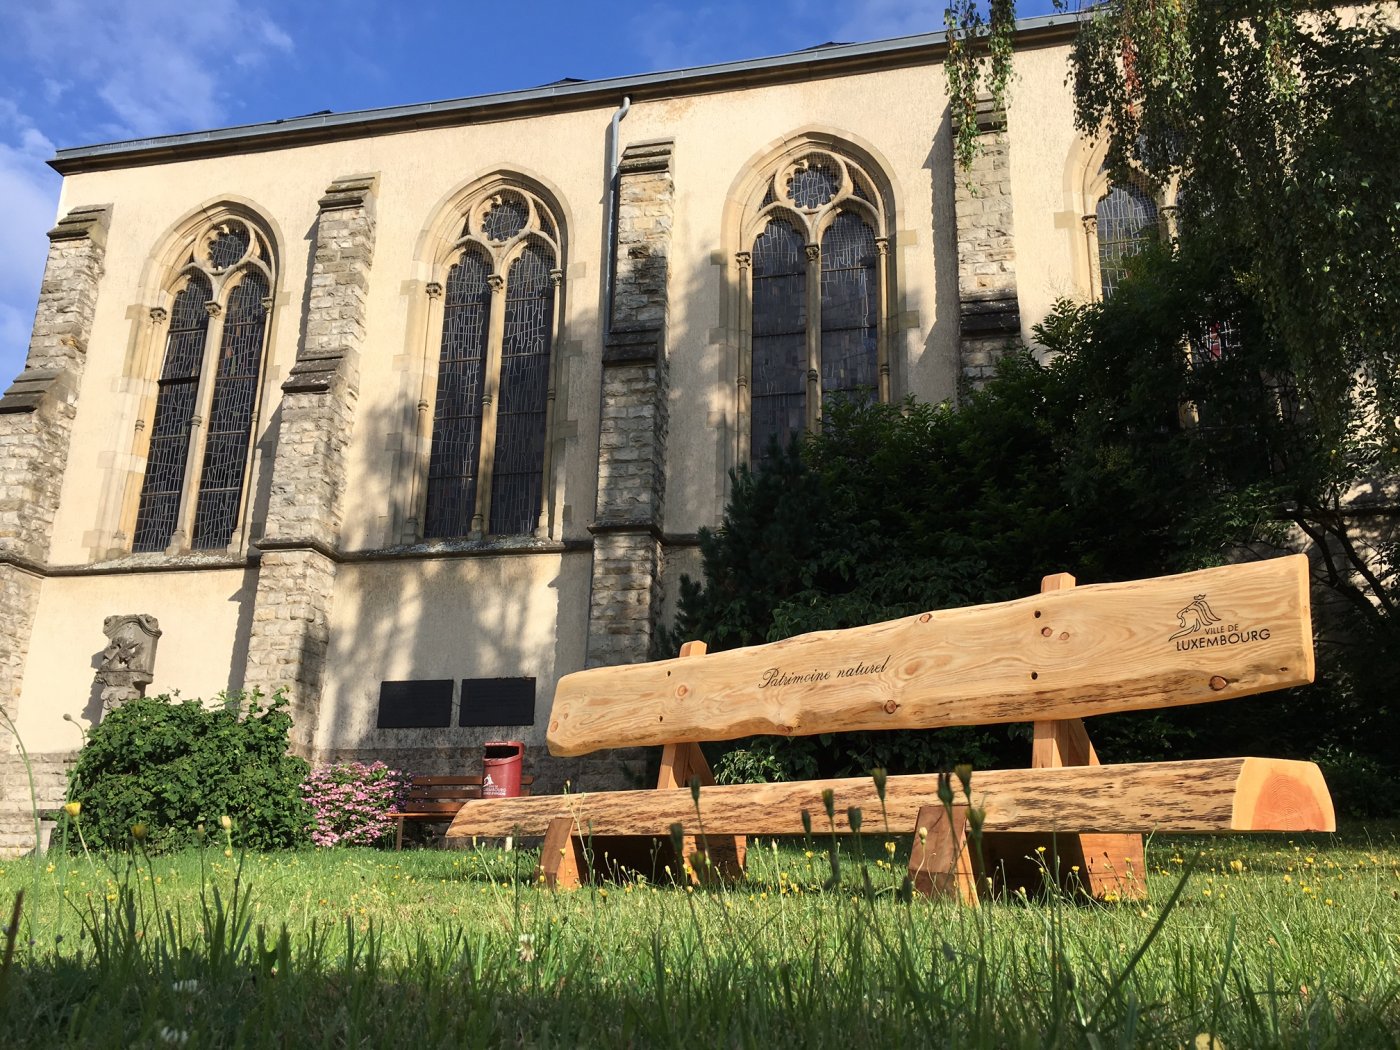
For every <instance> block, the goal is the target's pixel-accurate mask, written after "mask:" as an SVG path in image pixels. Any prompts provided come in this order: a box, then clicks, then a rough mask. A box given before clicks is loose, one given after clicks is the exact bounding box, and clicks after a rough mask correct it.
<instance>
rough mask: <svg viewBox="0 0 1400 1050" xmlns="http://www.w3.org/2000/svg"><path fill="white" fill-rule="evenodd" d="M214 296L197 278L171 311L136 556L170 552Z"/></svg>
mask: <svg viewBox="0 0 1400 1050" xmlns="http://www.w3.org/2000/svg"><path fill="white" fill-rule="evenodd" d="M210 294H211V293H210V286H209V280H208V278H206V277H205V276H204V275H203V274H195V275H193V276H191V277H190V279H189V281H188V283H186V285H185V287H184V288H183V289H181V290H180V292H179V294H177V295H176V296H175V302H174V303H173V304H172V306H171V310H170V319H169V323H170V333H169V335H168V336H167V337H166V341H165V361H164V363H163V365H162V366H161V372H160V380H159V382H158V384H157V392H156V410H155V418H154V419H153V420H152V422H151V443H150V448H149V450H148V451H147V453H146V477H145V479H144V481H143V482H142V485H141V502H140V504H139V506H138V509H137V511H136V529H135V532H134V534H133V540H132V545H131V549H132V550H133V551H137V552H150V551H162V550H165V548H166V547H167V546H169V544H170V537H171V535H172V534H173V533H174V531H175V525H176V521H177V519H178V517H179V513H180V495H181V493H182V492H183V490H184V484H185V460H186V458H187V457H188V454H189V446H190V420H191V418H193V416H194V410H195V398H196V397H197V396H198V392H199V373H200V368H201V365H202V363H203V360H204V340H205V337H206V336H207V334H208V331H209V313H208V311H206V310H205V308H204V304H205V303H207V302H208V301H209V298H210Z"/></svg>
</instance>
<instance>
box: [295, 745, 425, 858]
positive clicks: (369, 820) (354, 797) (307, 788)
mask: <svg viewBox="0 0 1400 1050" xmlns="http://www.w3.org/2000/svg"><path fill="white" fill-rule="evenodd" d="M412 780H413V777H412V775H411V774H409V773H405V772H403V771H402V770H398V769H393V768H391V767H389V766H386V765H385V764H384V763H383V762H372V763H368V764H366V763H364V762H337V763H336V764H335V765H333V766H322V767H320V768H319V769H313V770H312V771H311V772H310V773H309V774H307V777H306V780H305V782H304V783H303V784H302V788H301V794H302V798H304V799H305V800H306V804H307V805H308V806H310V807H311V841H312V842H314V843H315V844H316V845H318V846H372V845H374V844H375V843H376V842H378V841H379V840H381V839H383V838H384V837H385V836H387V835H388V834H389V833H390V832H391V831H393V830H394V819H393V814H394V813H395V812H396V811H397V810H398V809H399V808H400V807H401V806H402V805H403V803H404V801H405V800H406V799H407V798H408V789H409V785H410V783H411V782H412Z"/></svg>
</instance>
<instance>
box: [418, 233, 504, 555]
mask: <svg viewBox="0 0 1400 1050" xmlns="http://www.w3.org/2000/svg"><path fill="white" fill-rule="evenodd" d="M490 276H491V260H490V259H488V258H487V257H486V253H485V252H484V251H482V250H481V249H480V248H479V247H476V246H472V247H469V248H467V249H466V250H465V251H463V253H462V256H461V258H460V259H459V260H458V261H457V263H456V264H455V265H454V266H453V267H452V268H451V269H450V270H449V271H448V275H447V287H446V290H445V295H444V299H443V317H442V349H441V353H440V355H439V358H438V382H437V399H436V401H435V403H434V407H433V440H432V451H431V453H430V455H429V462H428V501H427V510H426V513H425V515H424V524H423V535H424V536H426V537H429V538H434V537H451V536H465V535H466V534H467V533H468V532H470V531H471V522H472V516H473V515H474V514H475V512H476V475H477V464H478V462H479V460H480V456H481V398H482V372H483V368H484V360H485V354H486V334H487V324H488V321H489V319H490V312H491V286H490V284H489V282H488V280H487V278H489V277H490Z"/></svg>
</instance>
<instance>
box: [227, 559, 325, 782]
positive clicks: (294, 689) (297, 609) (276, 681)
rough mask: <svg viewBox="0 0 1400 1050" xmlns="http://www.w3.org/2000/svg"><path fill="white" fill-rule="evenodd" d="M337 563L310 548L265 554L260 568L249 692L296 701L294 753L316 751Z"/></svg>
mask: <svg viewBox="0 0 1400 1050" xmlns="http://www.w3.org/2000/svg"><path fill="white" fill-rule="evenodd" d="M335 573H336V563H335V561H334V559H333V558H332V557H330V556H329V555H327V554H326V553H323V552H321V551H318V550H313V549H309V548H299V549H288V550H275V551H265V552H264V553H263V556H262V559H261V561H260V562H259V564H258V586H257V590H256V592H255V594H254V597H253V627H252V633H251V636H250V640H249V645H248V665H247V670H246V671H245V673H244V679H243V681H244V688H245V689H255V688H256V689H259V690H261V691H262V692H263V694H264V695H267V696H271V695H272V693H273V692H275V691H276V690H277V689H279V688H283V687H285V688H286V689H287V690H288V692H289V694H290V697H291V715H292V747H293V750H295V751H296V752H297V753H298V754H301V755H305V754H307V753H308V752H309V751H310V748H311V745H312V743H313V741H314V739H315V735H316V726H317V724H318V721H319V715H318V712H319V707H320V699H321V681H322V677H323V675H324V672H325V666H326V652H327V649H328V648H329V646H330V636H331V628H330V611H331V599H332V597H333V596H334V593H335Z"/></svg>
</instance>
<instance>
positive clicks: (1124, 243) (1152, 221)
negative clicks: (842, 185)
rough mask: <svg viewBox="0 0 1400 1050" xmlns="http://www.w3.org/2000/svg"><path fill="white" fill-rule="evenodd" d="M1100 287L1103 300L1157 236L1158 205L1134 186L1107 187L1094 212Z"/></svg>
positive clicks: (1133, 184)
mask: <svg viewBox="0 0 1400 1050" xmlns="http://www.w3.org/2000/svg"><path fill="white" fill-rule="evenodd" d="M1094 218H1095V219H1096V223H1095V226H1096V231H1097V238H1098V256H1099V259H1098V262H1099V287H1100V290H1101V292H1102V295H1103V297H1104V298H1107V297H1108V296H1110V295H1112V294H1113V290H1114V289H1115V288H1117V287H1118V283H1119V282H1120V281H1121V280H1122V279H1123V278H1124V277H1125V276H1127V272H1128V260H1129V259H1130V258H1132V257H1133V256H1134V255H1136V254H1137V253H1138V252H1140V251H1142V250H1143V248H1145V247H1146V246H1147V245H1148V244H1150V243H1151V242H1152V240H1153V239H1154V238H1156V236H1157V233H1158V228H1159V227H1158V223H1159V220H1158V212H1157V202H1156V201H1155V200H1154V199H1153V197H1152V195H1151V194H1150V193H1149V192H1148V191H1147V190H1145V189H1143V187H1141V186H1139V185H1138V184H1137V183H1136V182H1128V183H1125V184H1123V185H1113V186H1110V187H1109V190H1108V192H1107V193H1105V194H1104V195H1103V196H1102V197H1100V198H1099V200H1098V203H1097V204H1096V205H1095V208H1094Z"/></svg>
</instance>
